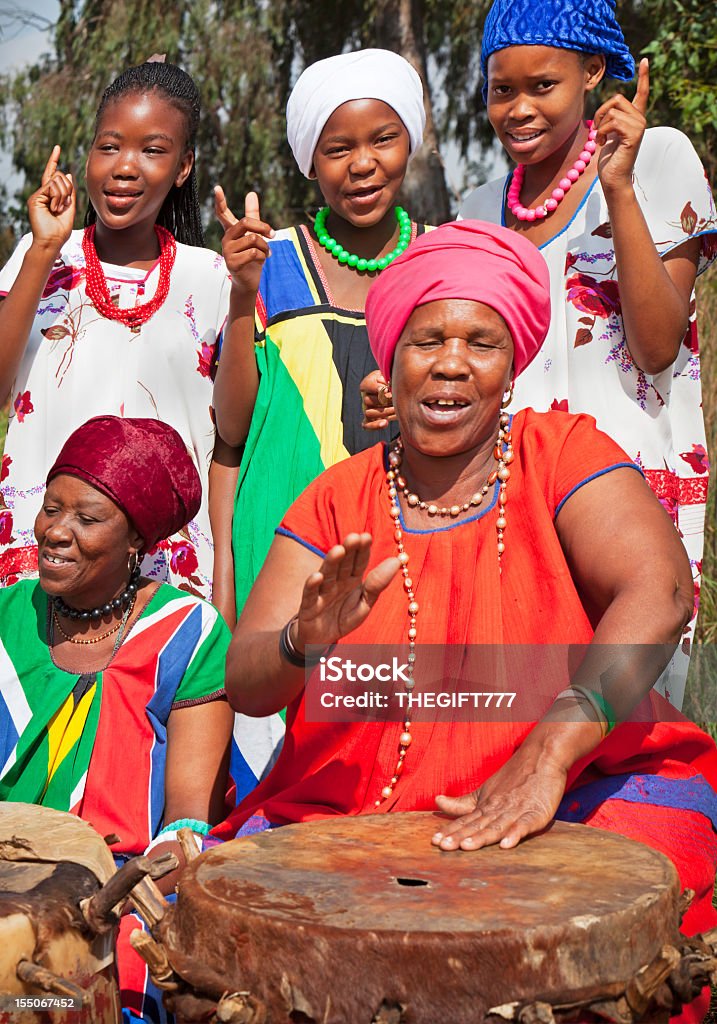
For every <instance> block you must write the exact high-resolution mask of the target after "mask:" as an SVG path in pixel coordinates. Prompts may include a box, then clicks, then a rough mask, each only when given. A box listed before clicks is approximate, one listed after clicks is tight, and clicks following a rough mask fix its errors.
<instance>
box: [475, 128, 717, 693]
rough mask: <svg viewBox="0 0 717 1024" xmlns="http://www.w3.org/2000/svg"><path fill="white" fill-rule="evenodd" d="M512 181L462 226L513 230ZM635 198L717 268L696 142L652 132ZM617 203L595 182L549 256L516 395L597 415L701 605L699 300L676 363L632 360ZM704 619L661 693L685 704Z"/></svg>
mask: <svg viewBox="0 0 717 1024" xmlns="http://www.w3.org/2000/svg"><path fill="white" fill-rule="evenodd" d="M509 182H510V175H508V176H506V177H504V178H499V179H497V180H495V181H491V182H489V183H488V184H486V185H483V186H482V187H481V188H478V189H476V191H475V192H473V193H472V194H471V195H470V196H468V198H467V199H466V200H465V202H464V203H463V206H462V207H461V211H460V216H461V217H464V218H475V219H478V220H485V221H490V222H492V223H494V224H504V223H505V197H506V192H507V188H508V186H509ZM634 185H635V194H636V196H637V199H638V202H639V204H640V207H641V209H642V212H643V214H644V216H645V220H646V221H647V225H648V228H649V230H650V234H651V235H652V238H653V239H654V242H655V246H656V248H657V250H658V252H659V253H660V255H663V256H664V255H665V254H666V253H668V252H670V250H671V249H674V248H675V247H676V246H678V245H680V244H681V243H683V242H685V241H687V240H688V239H689V238H694V237H697V236H700V237H701V239H702V247H701V255H700V265H699V272H700V273H701V272H702V271H704V270H706V268H707V267H708V266H709V264H710V263H711V262H712V260H714V259H715V257H717V237H716V234H715V233H716V232H717V216H716V215H715V205H714V200H713V197H712V192H711V190H710V187H709V184H708V182H707V179H706V177H705V173H704V170H703V168H702V165H701V163H700V160H699V157H698V156H697V154H696V152H695V150H694V148H693V147H692V144H691V143H690V141H689V139H688V138H687V136H685V135H683V134H682V132H679V131H677V130H675V129H674V128H650V129H648V130H647V131H646V132H645V136H644V138H643V141H642V146H641V148H640V152H639V154H638V157H637V161H636V163H635V170H634ZM611 238H612V230H611V227H610V218H609V215H608V209H607V203H606V201H605V196H604V195H603V192H602V188H601V186H600V181H599V179H598V178H596V179H595V181H594V183H593V185H592V186H591V188H590V190H589V191H588V193H587V194H586V196H585V197H584V199H583V201H582V202H581V204H580V206H579V207H578V209H577V210H576V212H575V214H574V216H573V218H572V220H571V221H570V222H569V224H567V225H566V227H565V228H564V229H563V230H562V231H560V232H559V233H558V234H557V235H555V236H554V237H553V238H551V239H550V240H549V241H548V242H545V243H544V244H543V245H542V246H541V247H540V250H541V252H542V254H543V256H544V257H545V260H546V262H547V264H548V268H549V270H550V282H551V293H552V321H551V326H550V331H549V333H548V337H547V339H546V341H545V343H544V345H543V347H542V349H541V351H540V352H539V353H538V355H537V357H536V358H535V359H534V361H533V363H532V364H531V365H530V366H529V367H528V369H527V370H526V371H525V372H524V373H523V374H522V375H521V376H520V377H519V378H518V380H517V381H516V385H515V401H514V405H515V407H516V408H518V409H520V408H524V407H526V406H532V408H534V409H536V410H537V411H538V412H546V411H547V410H550V409H554V410H563V411H569V412H572V413H578V412H583V413H590V414H591V415H592V416H594V417H595V419H596V420H597V425H598V427H600V428H601V429H602V430H604V431H605V433H607V434H609V435H610V436H611V437H612V438H613V439H614V440H615V441H617V442H618V444H620V445H621V446H622V448H624V449H625V451H626V452H627V453H628V454H629V455H630V457H631V458H632V459H634V460H635V462H636V463H637V464H638V465H639V466H640V467H641V469H642V470H643V472H644V474H645V477H646V478H647V481H648V483H649V484H650V486H651V487H652V489H653V491H654V492H655V494H656V495H657V497H658V498H659V499H660V501H661V502H662V504H663V506H664V507H665V508H666V510H667V511H668V513H669V514H670V516H671V518H672V520H673V522H674V523H675V526H676V527H677V529H678V530H679V532H680V535H681V537H682V539H683V541H684V544H685V548H686V549H687V553H688V555H689V556H690V561H691V564H692V572H693V576H694V581H695V599H696V604H697V602H698V601H699V588H700V574H701V569H702V548H703V541H704V519H705V503H706V500H707V484H708V478H709V462H708V458H707V451H706V446H705V430H704V421H703V417H702V390H701V385H700V358H699V351H698V344H697V324H696V319H695V303H694V296H693V301H692V306H691V315H690V325H689V329H688V331H687V334H686V335H685V338H684V340H683V343H682V346H681V349H680V353H679V355H678V357H677V359H676V361H675V362H674V364H673V365H672V366H671V367H670V368H668V369H667V370H664V371H663V372H662V373H659V374H655V375H652V376H651V375H649V374H645V373H643V372H642V370H640V369H638V368H637V367H636V366H635V364H634V363H633V361H632V358H631V356H630V352H629V350H628V347H627V341H626V338H625V332H624V328H623V322H622V315H621V306H620V289H619V282H618V280H617V267H616V264H615V252H614V249H613V246H612V242H611ZM693 627H694V620H693V623H692V624H691V626H690V628H689V629H688V631H687V632H686V634H685V636H684V638H683V644H682V651H683V652H684V653H683V657H682V658H680V657H679V656H676V658H675V659H673V664H672V666H671V669H670V671H669V672H668V673H666V675H663V677H662V680H661V682H660V684H659V686H658V688H659V689H661V691H662V692H663V693H664V695H665V696H666V697H667V698H668V699H669V700H670V701H672V703H673V704H675V705H676V706H677V707H680V706H681V704H682V699H683V695H684V687H685V679H686V675H687V665H688V658H687V656H688V655H689V649H690V638H691V635H692V629H693Z"/></svg>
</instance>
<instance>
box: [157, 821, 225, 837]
mask: <svg viewBox="0 0 717 1024" xmlns="http://www.w3.org/2000/svg"><path fill="white" fill-rule="evenodd" d="M211 827H212V826H211V825H209V824H208V823H207V822H206V821H197V819H196V818H179V820H178V821H173V822H171V824H169V825H165V826H164V828H163V829H160V831H159V835H160V836H161V835H163V834H164V833H165V832H178V831H179V830H180V828H191V830H192V832H196V833H197V835H200V836H206V835H207V834H208V833H209V832H210V830H211Z"/></svg>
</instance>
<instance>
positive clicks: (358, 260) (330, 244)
mask: <svg viewBox="0 0 717 1024" xmlns="http://www.w3.org/2000/svg"><path fill="white" fill-rule="evenodd" d="M330 212H331V210H330V208H329V207H328V206H323V207H322V208H321V209H320V210H319V212H318V213H317V214H316V217H315V219H314V231H315V233H316V240H317V241H318V243H319V245H320V246H322V247H323V248H324V249H326V251H327V252H328V253H330V254H331V255H332V256H334V257H335V258H336V259H337V260H338V261H339V263H341V264H345V265H346V266H347V267H351V268H352V269H353V270H358V271H359V273H362V274H364V273H368V274H373V273H375V272H376V271H381V270H385V269H386V267H387V266H388V265H389V264H390V263H393V261H394V260H395V259H396V258H397V257H398V256H400V255H401V253H403V252H405V251H406V249H407V248H408V245H409V243H410V241H411V218H410V217H409V215H408V214H407V213H406V211H405V210H404V209H403V207H402V206H397V207H396V221H397V222H398V242H397V244H396V248H395V249H392V250H391V252H389V253H386V255H385V256H382V257H381V258H380V259H376V260H374V259H371V260H366V259H364V258H363V257H362V256H357V255H356V253H354V252H349V251H348V249H344V247H343V245H341V243H340V242H337V241H336V239H335V238H332V237H331V235H330V234H329V233H328V231H327V230H326V218H327V217H328V215H329V213H330Z"/></svg>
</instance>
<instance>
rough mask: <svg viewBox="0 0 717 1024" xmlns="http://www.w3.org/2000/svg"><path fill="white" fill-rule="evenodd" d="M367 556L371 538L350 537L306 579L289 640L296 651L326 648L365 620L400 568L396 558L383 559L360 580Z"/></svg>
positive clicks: (330, 553)
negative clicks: (293, 644)
mask: <svg viewBox="0 0 717 1024" xmlns="http://www.w3.org/2000/svg"><path fill="white" fill-rule="evenodd" d="M370 554H371V534H370V533H350V534H348V536H347V537H346V538H345V539H344V542H343V544H337V545H336V546H335V547H333V548H331V550H330V551H329V552H328V554H327V555H326V557H325V558H324V560H323V562H322V564H321V567H320V569H319V570H318V572H314V573H312V574H311V576H309V578H308V579H307V581H306V583H305V584H304V592H303V594H302V595H301V606H300V608H299V615H298V619H297V622H296V625H295V626H294V630H295V633H294V636H293V637H292V640H293V641H294V643H295V646H296V647H297V648H298V649H299V650H303V649H305V648H306V647H307V646H308V645H309V644H315V645H317V646H319V647H328V646H329V645H330V644H333V643H336V641H337V640H340V639H341V637H342V636H346V634H347V633H351V632H352V631H353V630H354V629H357V628H358V627H359V626H360V625H361V623H362V622H363V621H364V620H365V619H366V617H367V616H368V614H369V612H370V611H371V608H372V607H373V605H374V604H375V603H376V600H377V598H378V596H379V595H380V594H381V593H382V591H384V590H385V589H386V587H387V586H388V585H389V583H390V582H391V580H392V579H393V577H394V576H395V575H396V573H397V572H398V570H399V568H400V562H399V561H398V559H397V558H387V559H385V561H383V562H381V563H380V565H377V566H376V567H375V568H374V569H372V570H371V571H370V572H369V573H367V574H366V577H365V578H364V573H365V572H366V567H367V566H368V560H369V555H370Z"/></svg>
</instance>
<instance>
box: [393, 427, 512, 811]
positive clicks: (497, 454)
mask: <svg viewBox="0 0 717 1024" xmlns="http://www.w3.org/2000/svg"><path fill="white" fill-rule="evenodd" d="M498 422H499V428H498V437H497V439H496V443H495V448H494V449H493V457H494V459H495V460H496V462H497V463H498V469H497V470H494V471H493V472H492V473H490V475H489V476H488V482H487V483H486V484H485V486H484V487H483V488H482V489H481V491H479V492H477V493H476V494H474V495H473V497H472V498H470V499H469V500H468V501H466V502H463V504H462V505H452V506H451V507H450V508H444V509H441V508H439V507H438V506H436V505H429V504H427V503H426V502H424V501H421V499H420V498H419V497H418V495H417V494H416V493H415V491H409V490H408V488H407V486H406V483H405V480H404V479H403V477H402V476H401V474H400V472H399V471H400V469H401V463H402V462H403V445H402V444H401V439H400V438H397V439H396V441H395V442H394V444H393V446H392V448H391V450H390V451H389V454H388V470H387V472H386V487H387V488H388V499H389V502H390V505H391V507H390V510H389V515H390V516H391V518H392V519H393V525H394V534H393V538H394V540H395V541H396V553H397V556H398V560H399V562H400V563H401V575H402V576H403V589H404V590H405V592H406V598H407V600H408V609H407V610H408V632H407V636H408V659H407V661H408V667H407V669H406V675H407V676H408V679H407V680H406V681H405V682H404V684H403V685H404V689H405V690H406V691H407V692H408V693H410V692H411V690H413V688H414V687H415V685H416V682H415V680H414V678H413V675H414V671H415V667H416V638H417V636H418V629H417V626H416V622H417V620H418V610H419V605H418V601H416V594H415V591H414V589H413V580H412V579H411V577H410V575H409V569H408V562H409V556H408V553H407V552H406V549H405V548H404V546H403V530H402V529H401V506H400V505H399V503H398V494H399V489H400V491H401V493H402V494H403V495H404V496H405V497H406V501H407V502H409V499H411V498H415V499H416V500H415V501H413V502H409V503H410V504H411V507H412V508H416V507H417V508H420V509H423V510H425V511H426V512H428V513H429V515H449V516H453V517H455V516H457V515H459V514H460V513H461V512H466V511H468V509H469V508H471V507H472V506H475V505H479V504H480V502H481V501H482V500H483V497H484V496H485V494H487V492H488V489H489V488H490V487H491V486H492V485H494V484H495V483H496V481H498V518H497V520H496V537H497V545H496V546H497V550H498V569H499V571H501V560H502V558H503V553H504V551H505V540H504V533H505V528H506V526H507V520H506V518H505V506H506V504H507V500H508V496H507V490H508V480H509V479H510V469H509V468H508V467H509V465H510V463H511V462H512V461H513V446H512V435H511V431H510V416H509V415H508V413H506V412H504V413H501V416H500V420H499V421H498ZM478 498H479V499H480V500H476V499H478ZM431 508H435V509H436V511H435V512H433V513H431V512H430V509H431ZM454 509H456V510H457V511H455V512H454V511H453V510H454ZM412 740H413V737H412V735H411V717H410V711H409V713H407V714H406V717H405V719H404V721H403V732H402V733H401V735H400V736H399V738H398V761H397V763H396V767H395V768H394V771H393V775H392V777H391V780H390V782H388V783H387V784H386V785H385V786H384V787H383V789H382V790H381V797H380V799H378V800H376V801H375V803H374V807H380V806H381V804H382V803H383V802H384V801H385V800H388V798H389V797H390V796H391V795H392V793H393V790H394V788H395V787H396V785H397V783H398V781H399V779H400V777H401V773H402V772H403V765H404V761H405V760H406V753H407V751H408V748H409V747H410V746H411V742H412Z"/></svg>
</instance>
